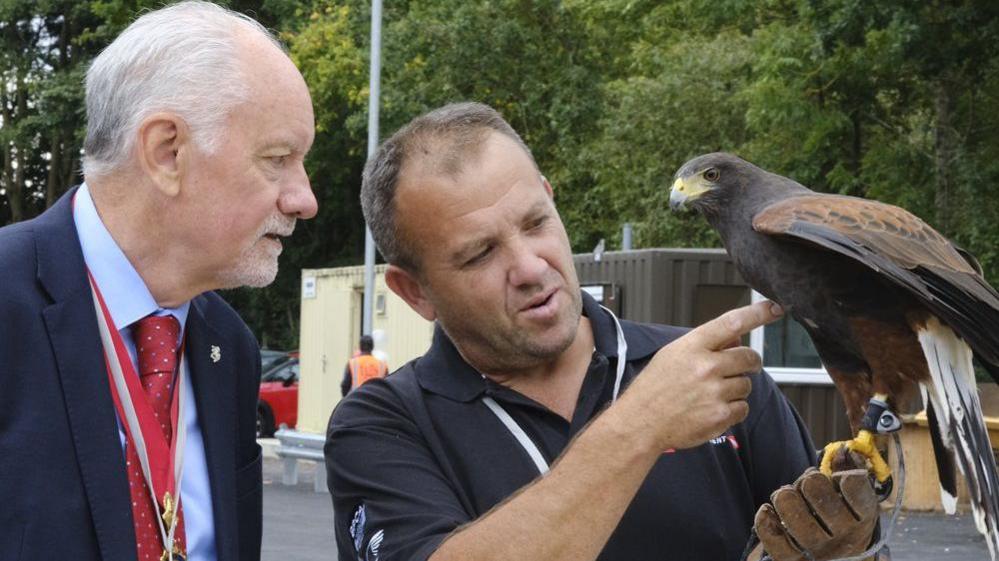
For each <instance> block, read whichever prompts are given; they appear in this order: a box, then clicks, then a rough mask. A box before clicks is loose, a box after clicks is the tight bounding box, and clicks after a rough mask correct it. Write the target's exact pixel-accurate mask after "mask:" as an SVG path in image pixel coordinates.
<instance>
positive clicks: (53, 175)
mask: <svg viewBox="0 0 999 561" xmlns="http://www.w3.org/2000/svg"><path fill="white" fill-rule="evenodd" d="M62 151H63V148H62V134H60V132H59V130H58V129H55V130H53V131H52V145H51V147H50V148H49V154H50V155H51V157H50V158H49V173H48V179H47V180H46V181H45V208H48V207H50V206H52V203H54V202H55V200H56V199H57V198H58V197H59V192H60V191H61V183H62V174H61V173H60V172H61V171H62V157H63V155H62Z"/></svg>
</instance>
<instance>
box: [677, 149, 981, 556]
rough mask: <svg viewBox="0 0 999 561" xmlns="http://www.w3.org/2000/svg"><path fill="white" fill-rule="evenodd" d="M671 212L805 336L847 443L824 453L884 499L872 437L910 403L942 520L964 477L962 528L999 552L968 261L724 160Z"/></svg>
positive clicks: (862, 202) (894, 217)
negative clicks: (925, 441)
mask: <svg viewBox="0 0 999 561" xmlns="http://www.w3.org/2000/svg"><path fill="white" fill-rule="evenodd" d="M670 206H671V207H672V208H673V210H680V209H684V208H692V209H694V210H695V211H698V212H699V213H700V214H702V215H703V216H704V217H705V218H706V219H707V221H708V222H709V223H710V224H711V226H712V227H713V228H714V229H715V230H717V231H718V233H719V235H720V236H721V240H722V243H723V244H724V246H725V249H726V250H727V251H728V253H729V255H730V256H731V258H732V260H733V261H734V263H735V266H736V268H737V269H738V270H739V272H740V274H741V275H742V277H743V278H744V279H745V280H746V282H747V283H748V284H749V285H750V286H752V287H753V288H754V289H755V290H756V291H757V292H759V293H761V294H763V295H764V296H766V297H767V298H770V299H771V300H773V301H775V302H777V303H779V304H780V305H782V306H783V307H784V308H785V310H787V313H788V314H789V315H790V316H791V317H793V318H794V319H795V320H796V321H797V322H798V323H800V324H801V326H802V327H803V328H804V329H805V331H806V332H807V333H808V335H809V336H810V338H811V340H812V342H813V344H814V346H815V349H816V351H818V355H819V358H820V360H821V361H822V364H823V365H824V366H825V368H826V371H827V372H828V373H829V375H830V377H831V378H832V379H833V381H834V382H835V384H836V387H837V389H838V390H839V392H840V393H841V394H842V396H843V398H844V401H845V403H846V407H847V415H848V418H849V420H850V424H851V427H852V429H853V431H854V433H855V434H856V436H855V437H854V438H853V439H852V440H851V441H848V442H845V443H831V444H829V445H828V446H827V447H826V449H825V453H824V455H823V463H822V466H821V469H822V470H823V471H824V472H826V474H827V475H829V474H830V472H831V466H830V464H829V462H830V461H831V458H832V456H833V455H834V454H833V452H834V451H838V450H839V449H840V447H841V446H846V447H847V448H848V449H850V450H853V451H856V452H859V453H861V454H862V455H863V456H865V457H866V458H867V459H868V461H869V465H870V469H871V471H872V472H873V475H874V477H875V480H876V487H878V486H880V487H881V488H880V490H882V491H884V492H885V494H886V493H887V492H888V490H890V489H886V487H888V488H890V485H891V471H890V468H889V467H888V465H887V464H886V463H885V461H884V460H883V458H882V457H881V455H880V453H879V452H878V450H877V448H876V447H875V445H874V435H875V434H879V433H880V434H884V433H889V432H893V431H895V430H898V429H899V428H900V423H899V421H898V417H897V416H896V415H895V414H894V412H893V411H894V410H896V409H897V408H898V407H900V406H904V405H905V404H907V403H911V402H912V400H913V399H914V398H919V397H921V398H922V402H923V404H924V405H925V407H926V411H927V416H928V418H929V428H930V435H931V440H932V443H933V449H934V455H935V459H936V463H937V468H938V472H939V479H940V489H941V498H942V502H943V505H944V508H945V510H947V512H948V513H951V514H952V513H953V512H954V510H955V507H956V503H957V481H956V475H957V473H958V472H960V473H961V474H963V476H964V478H965V480H966V482H967V486H968V491H969V495H970V499H971V507H972V510H973V513H974V519H975V524H976V526H977V527H978V530H979V531H980V532H981V533H982V534H984V535H985V537H986V542H987V543H988V547H989V552H990V553H991V556H992V559H993V560H996V559H997V552H999V531H997V524H999V476H997V472H996V463H995V457H994V455H993V452H992V446H991V443H990V442H989V436H988V430H987V428H986V425H985V421H984V418H983V414H982V409H981V404H980V401H979V398H978V393H977V388H976V386H975V373H974V366H973V360H972V357H973V356H974V357H976V358H977V359H978V361H979V362H980V363H981V364H982V366H984V368H985V369H986V370H988V372H989V373H990V374H991V375H992V377H993V378H994V379H995V380H996V381H997V382H999V293H997V292H996V290H995V289H994V288H992V287H991V286H990V285H989V284H988V283H987V282H986V281H985V279H984V278H983V276H982V270H981V267H980V266H979V265H978V263H977V261H975V259H974V258H973V257H972V256H971V255H970V254H968V253H967V252H965V251H964V250H962V249H961V248H959V247H957V246H956V245H955V244H953V243H952V242H950V241H949V240H947V239H946V238H945V237H944V236H942V235H940V234H939V233H938V232H937V231H935V230H934V229H933V228H931V227H930V226H929V225H927V224H926V223H925V222H923V221H922V220H920V219H919V218H917V217H916V216H914V215H913V214H911V213H909V212H907V211H906V210H904V209H902V208H899V207H896V206H892V205H888V204H884V203H879V202H876V201H871V200H867V199H862V198H856V197H848V196H843V195H831V194H822V193H816V192H814V191H811V190H809V189H808V188H806V187H804V186H802V185H800V184H799V183H796V182H795V181H792V180H791V179H788V178H786V177H782V176H780V175H776V174H773V173H769V172H767V171H765V170H763V169H760V168H759V167H756V166H754V165H753V164H750V163H749V162H746V161H744V160H742V159H740V158H738V157H736V156H733V155H731V154H726V153H713V154H706V155H703V156H699V157H696V158H694V159H692V160H690V161H688V162H687V163H685V164H684V165H683V166H682V167H681V168H680V169H679V170H678V171H677V172H676V176H675V181H674V184H673V188H672V191H671V193H670Z"/></svg>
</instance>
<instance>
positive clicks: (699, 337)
mask: <svg viewBox="0 0 999 561" xmlns="http://www.w3.org/2000/svg"><path fill="white" fill-rule="evenodd" d="M783 315H784V310H783V309H782V308H781V307H780V306H779V305H778V304H777V303H775V302H772V301H770V300H764V301H762V302H756V303H755V304H751V305H749V306H743V307H741V308H736V309H734V310H729V311H728V312H725V313H724V314H722V315H720V316H718V317H716V318H715V319H713V320H711V321H709V322H707V323H704V324H701V325H700V326H698V327H697V328H695V329H694V330H693V331H691V332H690V333H689V335H691V336H693V337H694V338H695V339H696V341H697V342H698V343H699V344H701V345H703V346H704V347H705V348H708V349H711V350H720V349H723V348H725V347H726V345H728V344H729V343H731V342H732V341H733V340H737V339H739V338H740V337H742V336H743V335H745V334H747V333H749V332H750V331H752V330H754V329H756V328H757V327H761V326H764V325H767V324H768V323H773V322H775V321H777V320H778V319H780V318H781V317H782V316H783Z"/></svg>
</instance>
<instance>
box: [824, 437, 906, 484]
mask: <svg viewBox="0 0 999 561" xmlns="http://www.w3.org/2000/svg"><path fill="white" fill-rule="evenodd" d="M842 447H845V448H846V449H847V450H849V451H851V452H856V453H857V454H860V455H861V456H863V457H864V458H866V459H867V463H868V469H869V470H870V471H871V473H872V474H873V475H874V480H875V481H874V490H875V491H876V492H877V494H878V496H879V497H880V498H881V500H884V499H886V498H888V495H889V494H890V493H891V489H892V476H891V468H890V467H888V462H885V460H884V458H882V457H881V452H879V451H878V448H877V446H875V445H874V434H873V433H872V432H871V431H868V430H866V429H861V430H860V432H858V433H857V436H856V437H855V438H853V440H844V441H839V442H830V443H829V444H826V446H825V448H823V449H822V462H821V463H820V464H819V470H820V471H821V472H822V473H824V474H826V475H828V476H830V477H832V461H833V458H834V457H835V456H836V453H837V452H839V449H840V448H842Z"/></svg>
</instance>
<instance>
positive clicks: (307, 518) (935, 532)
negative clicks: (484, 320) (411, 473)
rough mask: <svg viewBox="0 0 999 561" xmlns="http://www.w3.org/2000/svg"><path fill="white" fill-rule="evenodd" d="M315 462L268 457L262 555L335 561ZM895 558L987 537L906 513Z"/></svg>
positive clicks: (973, 548) (940, 556) (964, 522)
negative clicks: (295, 467) (291, 465)
mask: <svg viewBox="0 0 999 561" xmlns="http://www.w3.org/2000/svg"><path fill="white" fill-rule="evenodd" d="M314 472H315V467H314V464H313V463H312V462H299V482H298V485H296V486H294V487H291V486H285V485H282V484H281V463H280V462H279V461H278V460H276V459H273V458H264V540H263V542H264V543H263V554H262V561H337V555H336V547H335V545H334V542H333V506H332V503H331V502H330V497H329V494H328V493H316V492H314V491H313V490H312V481H313V479H312V478H313V474H314ZM890 543H891V552H892V561H986V560H987V559H988V558H989V553H988V548H987V547H986V545H985V540H984V538H983V537H982V536H981V535H979V534H978V532H977V531H976V530H975V523H974V521H973V520H972V519H971V516H970V515H967V514H965V515H957V516H945V515H942V514H925V513H906V512H903V513H902V514H901V515H900V516H899V520H898V523H897V524H896V526H895V529H894V531H893V534H892V537H891V542H890Z"/></svg>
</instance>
